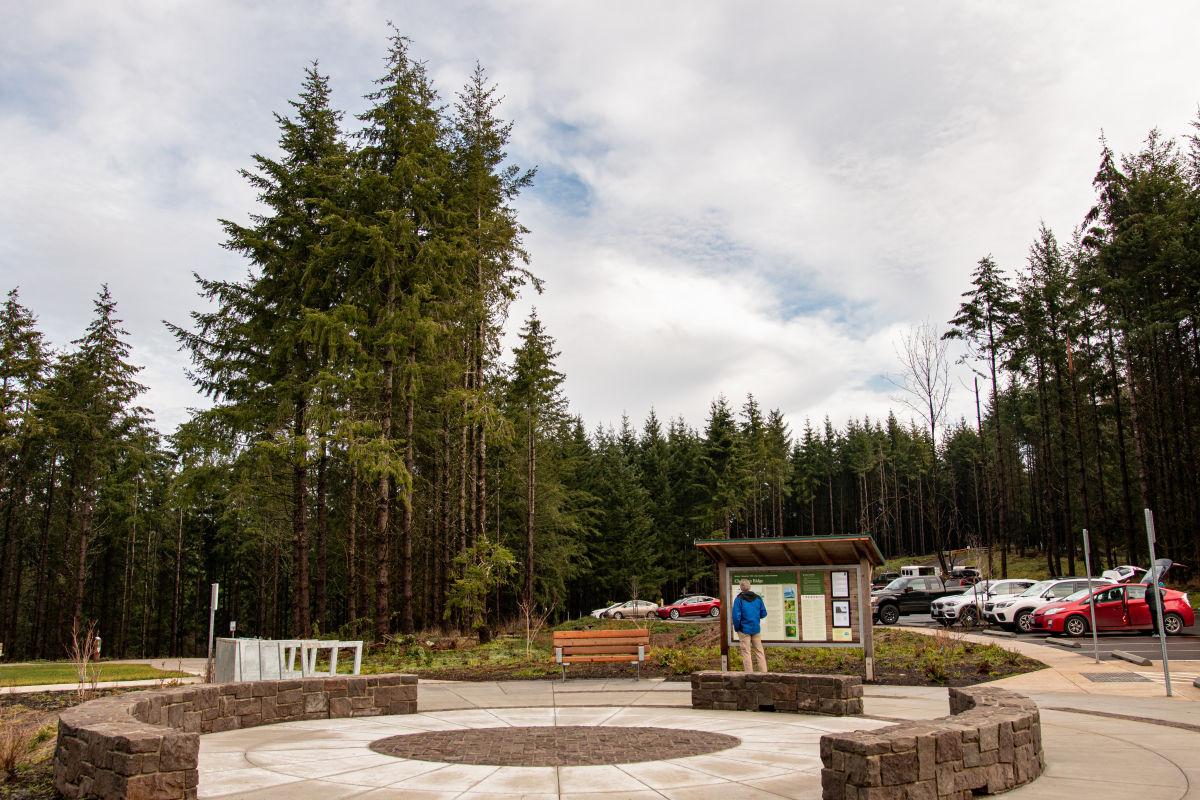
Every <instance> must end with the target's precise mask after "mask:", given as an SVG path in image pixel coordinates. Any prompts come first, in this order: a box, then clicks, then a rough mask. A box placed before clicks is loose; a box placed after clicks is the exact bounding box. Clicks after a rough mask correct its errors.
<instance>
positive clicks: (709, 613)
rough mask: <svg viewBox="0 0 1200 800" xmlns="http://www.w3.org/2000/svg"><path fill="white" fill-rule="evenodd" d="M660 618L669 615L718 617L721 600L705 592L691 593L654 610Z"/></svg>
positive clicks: (676, 617)
mask: <svg viewBox="0 0 1200 800" xmlns="http://www.w3.org/2000/svg"><path fill="white" fill-rule="evenodd" d="M655 613H656V614H658V616H659V617H661V618H662V619H666V618H667V617H670V618H671V619H679V618H680V617H719V616H721V601H720V600H718V599H717V598H715V597H709V596H708V595H706V594H693V595H689V596H687V597H684V598H681V599H679V600H676V601H675V602H674V603H671V605H669V606H662V607H661V608H659V609H658V611H656V612H655Z"/></svg>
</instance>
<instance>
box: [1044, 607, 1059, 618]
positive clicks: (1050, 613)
mask: <svg viewBox="0 0 1200 800" xmlns="http://www.w3.org/2000/svg"><path fill="white" fill-rule="evenodd" d="M1062 610H1063V609H1061V608H1051V609H1048V610H1047V611H1046V613H1045V614H1044V615H1043V616H1047V617H1053V616H1054V615H1055V614H1057V613H1059V612H1060V611H1062Z"/></svg>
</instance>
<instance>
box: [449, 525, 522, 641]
mask: <svg viewBox="0 0 1200 800" xmlns="http://www.w3.org/2000/svg"><path fill="white" fill-rule="evenodd" d="M455 565H456V566H457V567H458V568H459V569H460V570H461V571H462V576H461V577H459V578H457V579H456V580H455V581H454V582H453V583H452V584H451V586H450V592H449V596H448V597H447V605H448V608H447V617H448V616H449V612H450V610H452V609H453V610H458V611H461V612H462V614H463V616H464V617H465V619H466V620H467V622H468V624H469V625H470V627H471V628H472V629H473V630H478V629H479V628H481V627H483V625H484V622H485V619H484V611H485V609H486V607H487V595H488V592H490V591H491V590H492V589H495V588H496V587H498V586H502V585H504V584H505V583H506V582H507V581H508V580H509V578H510V577H511V576H512V575H513V573H515V572H516V558H515V557H514V556H513V554H512V551H511V550H509V549H508V548H507V547H505V546H504V545H502V544H498V543H496V542H493V541H490V540H488V539H482V540H481V541H479V542H478V543H477V544H475V545H474V546H473V547H469V548H467V549H466V550H464V551H463V552H462V553H460V554H459V556H458V557H457V558H456V559H455Z"/></svg>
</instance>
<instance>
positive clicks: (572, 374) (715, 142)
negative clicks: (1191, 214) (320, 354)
mask: <svg viewBox="0 0 1200 800" xmlns="http://www.w3.org/2000/svg"><path fill="white" fill-rule="evenodd" d="M389 18H390V19H391V20H392V21H394V22H395V23H396V25H397V27H398V28H399V29H400V30H401V32H403V33H406V34H408V35H409V36H411V37H412V39H413V45H412V50H413V54H414V55H415V56H416V57H418V58H424V59H427V60H428V63H429V67H430V70H431V73H432V75H433V76H434V77H435V79H436V81H437V85H438V87H439V89H440V91H441V93H442V96H443V98H444V99H445V100H447V101H449V100H451V99H452V98H453V94H454V92H455V91H457V89H458V88H459V86H460V85H461V84H462V82H463V81H464V80H465V78H466V76H467V74H468V72H469V70H470V68H471V66H472V65H473V63H474V62H475V61H476V60H477V59H478V60H479V61H480V62H481V63H483V64H484V66H485V67H487V68H488V70H489V73H490V75H491V77H492V78H493V79H494V80H496V81H497V82H499V84H500V88H501V93H502V94H504V95H505V97H506V100H505V104H504V106H503V109H502V110H503V113H504V114H505V115H506V116H507V117H508V118H510V119H512V120H514V122H515V124H516V127H515V129H514V138H513V142H512V145H511V147H510V152H511V154H512V155H513V157H514V158H515V159H516V160H517V161H518V162H519V163H521V164H523V165H525V166H533V165H539V166H540V167H541V168H542V178H541V180H540V181H539V185H538V186H537V187H535V189H533V190H532V191H530V192H528V193H527V194H526V196H524V197H523V198H522V199H521V200H520V201H519V208H520V211H521V214H522V220H523V221H524V222H525V223H526V224H527V225H529V227H530V228H531V229H532V233H531V235H530V237H529V241H528V244H529V249H530V252H531V255H532V257H533V264H532V266H533V269H534V271H535V272H536V273H537V274H539V275H540V276H543V277H544V278H545V279H546V282H547V287H548V290H547V293H546V294H545V295H543V296H541V297H537V298H527V299H525V300H523V301H522V303H520V304H518V306H516V307H515V308H514V309H513V314H512V319H511V327H512V328H513V329H516V328H519V327H520V324H521V322H522V320H523V316H524V313H526V311H527V310H528V308H529V306H530V305H533V304H536V305H537V307H538V310H539V313H540V315H541V316H542V318H543V319H544V320H545V321H546V323H547V327H548V331H549V333H550V334H551V335H553V336H555V337H556V338H557V339H558V342H559V345H560V349H561V350H562V356H561V365H562V367H563V369H564V371H565V372H566V373H567V376H568V379H567V389H568V393H569V396H570V399H571V403H572V407H573V408H574V409H575V410H576V411H578V412H580V413H582V414H583V415H584V417H585V419H586V421H587V423H588V426H589V428H591V427H594V426H595V425H596V424H602V423H603V424H607V423H612V422H615V421H617V420H618V419H619V416H620V414H621V413H622V411H628V412H629V413H630V415H631V416H632V417H633V418H634V419H635V420H640V419H641V418H642V417H644V415H645V413H646V412H647V411H648V410H649V408H650V407H651V406H653V407H654V408H656V410H657V411H658V413H659V416H660V417H672V416H675V415H678V414H683V415H685V416H686V418H687V419H688V421H689V422H690V423H691V424H693V425H694V426H697V427H699V426H702V424H703V417H704V415H705V414H706V413H707V409H708V405H709V403H710V402H711V401H712V399H713V398H714V397H715V396H716V395H717V394H718V393H725V394H726V395H727V396H728V398H729V400H730V402H731V404H733V405H735V406H740V405H741V402H742V401H743V399H744V396H745V394H746V393H747V392H753V393H754V394H755V395H756V396H757V397H758V398H759V400H760V402H761V403H762V405H764V406H766V407H768V408H772V407H778V408H780V409H781V410H783V411H784V412H785V413H787V414H788V415H789V421H790V422H791V424H792V426H793V428H799V427H801V426H802V424H803V416H804V415H811V416H812V417H814V419H815V420H819V419H820V418H822V417H823V416H824V415H825V413H829V414H830V415H831V416H832V417H833V419H834V420H835V421H836V422H839V423H841V422H844V421H845V420H846V419H848V418H850V417H861V416H862V415H864V414H870V415H871V416H872V417H881V416H883V415H884V414H885V413H886V410H887V409H888V408H896V407H897V406H896V403H895V402H894V401H892V400H891V399H890V398H889V396H888V395H889V391H888V390H887V389H886V388H885V387H883V386H881V381H880V380H879V376H880V375H882V374H885V373H889V372H895V371H896V370H897V364H896V359H895V352H894V341H895V339H896V336H897V333H898V332H899V331H902V330H904V329H906V328H907V327H908V326H910V325H913V324H916V323H918V322H920V321H921V320H924V319H927V318H928V319H931V320H934V321H935V322H936V321H938V320H944V319H947V318H948V317H949V316H950V315H951V314H952V313H953V311H954V310H955V308H956V306H957V303H958V301H959V294H960V293H961V292H962V291H963V290H964V289H965V288H966V285H967V280H968V278H969V275H970V272H971V269H972V268H973V266H974V264H975V262H976V261H977V260H978V259H979V258H980V257H982V256H983V255H985V254H987V253H994V254H995V256H996V257H997V259H998V261H999V262H1000V263H1001V264H1002V265H1004V266H1006V267H1008V268H1010V269H1012V268H1018V267H1020V266H1021V265H1022V263H1023V261H1024V257H1025V252H1026V249H1027V247H1028V244H1029V242H1030V241H1031V240H1032V238H1033V236H1034V235H1035V233H1036V229H1037V225H1038V224H1039V222H1040V221H1041V220H1043V219H1044V220H1045V221H1046V222H1047V224H1049V225H1050V226H1052V227H1053V228H1054V229H1055V230H1056V232H1057V233H1058V235H1059V238H1060V240H1066V239H1067V238H1068V237H1069V234H1070V229H1071V227H1072V226H1073V225H1075V224H1076V223H1077V222H1078V220H1079V219H1080V218H1081V216H1082V214H1083V213H1084V211H1085V210H1086V208H1087V206H1088V204H1089V203H1090V201H1091V198H1092V195H1091V188H1090V181H1091V177H1092V175H1093V174H1094V171H1095V167H1096V164H1097V157H1098V144H1097V138H1098V136H1099V133H1100V130H1101V129H1102V128H1103V129H1104V130H1105V131H1106V132H1107V134H1108V136H1109V139H1110V141H1111V143H1112V144H1113V146H1114V147H1115V148H1116V149H1117V150H1118V151H1128V150H1132V149H1135V148H1136V147H1138V146H1139V144H1140V142H1141V140H1142V138H1143V137H1144V135H1145V133H1146V132H1147V131H1148V129H1149V128H1151V127H1153V126H1160V127H1162V128H1163V129H1164V131H1165V132H1166V133H1167V134H1169V135H1171V134H1174V135H1178V134H1181V133H1184V132H1185V131H1186V130H1187V128H1186V126H1187V123H1188V122H1189V121H1190V120H1191V119H1192V118H1193V117H1194V115H1195V109H1196V105H1197V102H1200V91H1197V89H1196V88H1195V85H1194V81H1193V80H1192V77H1193V76H1194V75H1195V74H1197V71H1198V70H1197V67H1200V51H1197V49H1196V48H1195V47H1194V45H1193V42H1192V38H1193V32H1194V31H1195V30H1196V29H1197V27H1198V25H1197V23H1198V22H1200V10H1197V9H1196V8H1195V7H1194V5H1193V4H1188V3H1183V2H1175V3H1162V4H1156V5H1155V6H1154V7H1153V9H1151V10H1149V11H1142V12H1140V13H1139V15H1133V14H1132V13H1131V12H1130V11H1129V9H1128V7H1127V6H1125V5H1124V4H1120V3H1097V2H1071V3H1055V4H1049V5H1043V6H1028V5H1023V6H1007V5H980V4H970V5H960V4H949V3H925V4H903V5H897V4H888V5H883V6H881V5H879V4H877V3H837V4H834V3H828V4H795V3H790V2H765V3H758V4H754V5H753V6H745V5H744V4H735V3H718V2H701V3H695V2H686V3H685V2H674V3H670V2H668V3H655V4H652V5H649V6H647V5H646V4H640V3H638V4H635V3H632V2H626V3H621V2H616V3H614V2H575V3H555V2H550V1H549V0H527V1H526V2H517V3H508V4H503V5H495V4H490V3H474V2H465V1H464V2H456V3H433V2H429V3H409V4H405V5H404V6H402V7H400V8H397V7H395V6H393V5H391V4H387V3H384V2H381V1H380V0H357V1H356V2H351V3H337V4H325V3H319V2H299V3H295V2H284V1H283V0H277V1H276V2H266V3H259V4H254V5H252V6H247V5H245V4H241V3H233V2H225V3H221V2H213V3H205V4H201V5H195V4H185V3H152V2H142V3H136V2H135V3H123V4H119V5H117V6H111V5H105V6H97V5H95V4H88V3H84V2H81V1H80V2H70V1H68V0H60V1H59V2H49V3H41V4H36V5H35V4H26V5H24V6H21V5H17V6H14V7H12V8H9V9H6V10H5V11H4V12H0V24H3V25H4V27H5V30H6V32H7V33H8V36H7V37H6V47H5V49H4V51H3V52H0V152H4V153H5V156H4V158H3V159H2V160H0V185H2V186H3V187H4V191H3V192H2V193H0V284H3V285H4V286H5V288H7V287H8V286H13V285H18V284H19V285H21V287H22V296H23V298H24V300H25V302H26V304H27V305H29V306H30V307H31V308H32V309H33V310H34V311H35V312H36V313H38V314H39V315H40V317H41V320H42V325H43V328H44V329H45V330H46V331H47V333H48V335H49V336H50V338H51V339H52V340H53V341H54V342H55V343H57V344H60V345H61V344H65V343H66V342H68V341H69V340H70V339H71V338H74V337H75V336H77V335H78V334H79V332H80V331H82V329H83V327H84V326H85V325H86V324H87V321H88V319H89V318H90V313H91V306H90V300H91V298H92V297H93V296H94V294H95V291H96V289H97V288H98V286H99V284H100V283H101V282H104V281H107V282H109V284H110V285H111V287H112V289H113V291H114V294H115V295H116V297H117V299H118V301H119V303H120V304H121V307H120V311H121V314H122V316H123V317H124V318H125V319H126V322H127V327H128V328H129V329H130V331H131V337H132V339H133V341H134V344H135V350H134V358H135V359H137V360H139V361H140V362H141V363H144V364H146V365H147V370H146V372H145V373H143V379H144V380H145V381H146V382H148V383H150V384H151V385H152V387H153V388H152V391H151V392H150V393H148V395H147V396H146V397H145V398H143V402H146V403H147V404H149V405H151V406H152V407H153V408H154V410H155V411H156V412H157V414H158V417H159V421H160V425H162V426H163V427H164V428H170V427H171V426H173V425H174V424H175V423H177V422H178V421H180V420H181V419H182V418H183V409H184V408H185V407H187V406H188V405H194V404H197V403H201V402H202V401H200V400H198V399H196V398H195V396H194V394H193V393H192V391H191V389H190V387H189V386H188V385H187V383H186V380H185V379H184V377H183V370H184V368H185V366H186V363H185V360H184V357H183V355H182V354H179V353H176V352H175V349H174V343H173V342H172V341H171V339H170V338H169V336H168V335H167V333H166V331H165V330H164V329H163V327H162V326H161V325H160V324H159V320H160V319H161V318H164V317H165V318H168V319H171V320H172V321H180V322H181V321H184V320H185V319H186V316H187V312H188V311H189V310H191V309H193V308H195V307H197V305H198V303H199V300H198V298H197V297H196V295H195V290H194V286H193V284H192V281H191V277H190V273H191V271H192V270H196V271H198V272H200V273H201V274H204V275H206V276H209V277H233V276H236V275H238V274H240V273H241V272H242V270H243V269H244V266H243V265H241V264H240V262H239V261H238V260H237V259H236V258H235V257H233V256H232V255H230V254H228V253H226V252H225V251H223V250H222V249H221V248H220V247H219V244H220V241H221V233H220V229H219V225H218V224H217V221H216V220H217V218H218V217H229V218H234V219H244V218H245V216H246V215H247V214H248V213H250V211H251V210H252V209H253V202H254V198H253V193H252V191H251V190H250V189H249V188H248V187H247V186H246V185H245V183H244V182H243V181H242V180H241V179H240V178H239V177H238V176H237V170H238V169H239V168H244V167H248V166H250V163H251V162H250V155H251V154H252V153H254V152H266V153H270V152H272V151H273V150H274V143H275V140H276V138H277V130H276V128H275V124H274V121H273V119H272V116H271V114H272V112H283V113H286V112H287V111H288V110H289V107H288V106H287V101H288V100H289V99H291V98H293V97H294V96H295V95H296V93H297V91H298V89H299V84H300V80H301V77H302V70H303V68H304V67H305V65H307V64H308V63H309V62H310V61H311V60H312V59H314V58H319V59H320V61H321V67H322V69H323V71H326V72H328V73H330V74H331V76H332V85H333V90H334V99H335V102H336V103H337V104H338V105H340V106H341V107H343V108H345V109H346V110H347V111H348V112H349V113H350V114H352V113H353V112H355V111H358V110H361V108H362V107H363V101H362V99H361V97H362V95H363V94H364V93H365V92H367V91H369V90H370V88H371V81H372V80H373V79H374V78H375V77H376V76H377V75H378V74H379V72H380V71H381V69H382V63H383V62H382V58H383V56H384V54H385V51H386V37H387V34H388V31H387V29H386V27H385V25H384V23H385V21H386V20H388V19H389ZM347 122H348V124H352V123H353V119H352V117H350V116H349V115H348V118H347ZM959 395H960V398H961V399H960V401H959V403H958V405H957V406H956V409H960V410H958V411H957V412H956V413H968V415H969V413H972V412H973V408H971V405H972V404H973V399H971V398H966V397H964V395H965V392H964V391H961V390H960V391H959ZM897 411H898V412H899V409H898V408H897Z"/></svg>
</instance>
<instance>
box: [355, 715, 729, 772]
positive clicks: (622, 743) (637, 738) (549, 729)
mask: <svg viewBox="0 0 1200 800" xmlns="http://www.w3.org/2000/svg"><path fill="white" fill-rule="evenodd" d="M741 743H742V740H741V739H738V738H736V737H734V736H728V735H726V734H724V733H712V732H709V731H693V730H680V729H677V728H671V729H667V728H639V727H628V728H597V727H593V726H586V725H563V726H544V725H542V726H536V727H511V728H477V729H475V730H456V731H433V732H430V733H410V734H405V735H402V736H390V737H388V738H386V739H380V740H378V741H375V742H371V749H372V750H374V751H375V752H377V753H383V754H384V755H389V756H395V757H397V758H411V759H416V760H418V761H436V762H440V763H448V764H490V765H492V766H497V767H582V766H590V765H596V764H635V763H638V762H642V761H657V760H659V759H661V758H686V757H688V756H701V755H705V754H706V753H715V752H718V751H720V750H728V749H729V748H731V747H737V746H738V745H739V744H741Z"/></svg>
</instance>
